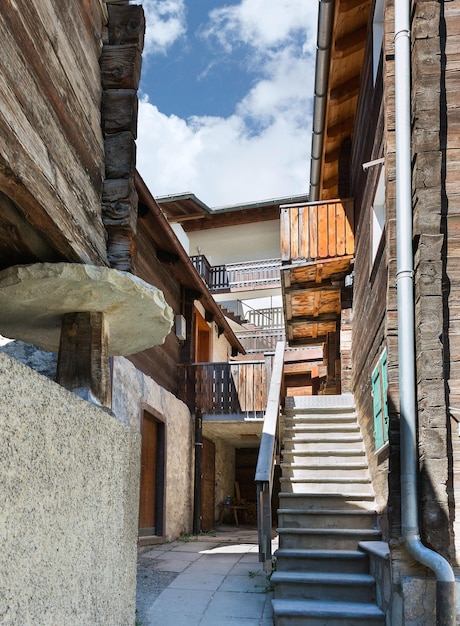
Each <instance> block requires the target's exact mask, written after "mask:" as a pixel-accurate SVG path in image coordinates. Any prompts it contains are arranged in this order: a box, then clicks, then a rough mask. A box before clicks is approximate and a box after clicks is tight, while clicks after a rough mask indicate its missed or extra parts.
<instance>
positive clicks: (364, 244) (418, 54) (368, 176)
mask: <svg viewBox="0 0 460 626" xmlns="http://www.w3.org/2000/svg"><path fill="white" fill-rule="evenodd" d="M459 6H460V3H459V2H457V1H456V2H454V3H443V2H441V3H438V2H434V1H433V2H431V1H428V2H416V1H415V2H414V3H413V22H412V26H413V46H412V70H413V71H412V113H413V144H412V151H413V178H412V185H413V202H414V205H413V209H414V254H415V298H416V302H415V305H416V306H415V315H416V320H415V323H416V352H417V397H418V424H419V430H418V437H419V445H420V468H421V485H420V487H421V499H420V513H421V531H422V540H423V541H424V542H425V543H427V544H428V545H430V546H431V547H433V548H434V549H435V550H437V551H439V552H441V553H442V554H444V555H445V556H446V557H448V558H450V559H451V561H452V562H454V561H455V558H454V557H455V555H454V552H455V549H454V545H455V543H454V536H453V525H454V520H457V518H458V516H457V515H456V513H455V506H454V500H453V497H452V494H453V491H454V489H458V485H456V478H455V471H458V470H459V469H460V467H458V466H459V464H460V460H459V459H458V458H456V456H455V455H453V453H452V437H455V436H456V434H455V433H452V432H451V430H450V419H449V409H448V407H449V405H450V406H454V407H455V406H457V407H459V408H460V385H459V384H458V380H459V379H460V376H459V374H460V340H459V339H458V338H459V337H460V299H459V298H458V296H457V295H456V294H457V293H459V292H460V270H459V268H460V260H459V259H460V245H459V242H460V235H459V232H460V228H459V227H460V193H459V191H458V190H459V188H460V187H459V184H458V182H459V178H460V166H459V161H460V160H459V158H458V129H459V121H460V113H459V111H460V97H459V95H458V94H459V90H458V85H457V82H458V78H457V73H456V71H457V70H458V66H459V62H460V55H459V53H458V50H459V46H458V41H459V38H460V22H459V20H458V17H457V16H458V14H459ZM393 33H394V7H393V2H392V1H391V0H390V1H388V2H386V6H385V37H384V46H385V54H384V56H383V66H382V71H383V77H382V78H383V83H382V84H383V92H382V91H379V90H380V87H379V85H378V81H379V78H377V85H376V88H373V86H372V79H371V75H370V57H371V55H370V54H368V55H367V61H366V63H367V65H366V64H365V66H364V68H363V73H362V76H361V80H362V83H361V84H362V91H361V94H360V101H359V104H358V119H357V122H356V127H357V128H359V129H360V130H361V131H362V130H363V129H366V128H367V129H369V130H368V132H367V133H365V132H360V133H359V134H356V136H355V138H354V143H353V152H352V170H351V175H352V195H353V196H354V198H355V216H356V219H357V231H356V241H357V244H356V260H355V268H356V269H355V284H354V303H353V328H354V335H353V389H354V391H355V397H356V403H357V405H358V408H359V412H360V415H361V418H362V422H361V426H362V427H363V430H364V437H365V441H366V446H367V449H368V451H369V452H370V453H371V454H370V463H371V471H372V474H373V478H374V484H375V487H376V491H377V493H378V499H379V503H380V504H381V505H384V504H385V500H386V497H387V496H388V502H387V515H386V517H384V518H383V522H384V536H385V537H386V538H389V539H391V540H392V546H393V550H392V554H393V563H394V565H395V569H394V575H395V580H398V579H399V577H401V576H403V575H405V573H409V572H412V573H414V572H415V571H416V570H414V569H413V564H412V563H411V562H409V560H408V559H407V556H406V555H405V552H404V550H403V549H402V547H399V548H398V541H399V537H400V535H401V528H400V476H399V454H400V450H399V393H400V390H399V382H398V348H397V331H398V321H397V293H396V206H395V205H396V186H395V178H396V158H395V151H396V147H395V78H394V43H393ZM379 94H381V95H379ZM382 156H384V158H385V184H386V227H385V245H384V247H381V248H380V250H379V251H378V254H377V258H376V260H375V262H374V265H373V266H372V262H371V250H370V243H371V238H370V232H371V218H372V202H373V197H374V193H375V189H376V185H377V178H378V173H379V166H374V167H372V168H370V169H368V170H367V171H366V172H363V170H362V163H364V162H366V161H370V160H373V159H377V158H380V157H382ZM364 331H365V332H364ZM384 347H386V348H387V352H388V382H389V394H388V400H389V411H390V433H389V447H388V449H387V450H386V451H384V452H383V453H382V454H380V455H375V454H373V439H374V437H373V431H372V398H371V389H370V386H371V385H370V375H371V372H372V370H373V368H374V366H375V363H376V360H377V358H378V356H379V354H380V353H381V351H382V350H383V348H384ZM411 568H412V569H411Z"/></svg>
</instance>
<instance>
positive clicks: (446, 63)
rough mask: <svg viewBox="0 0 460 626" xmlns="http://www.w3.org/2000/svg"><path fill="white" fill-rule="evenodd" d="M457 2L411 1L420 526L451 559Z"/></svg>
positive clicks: (458, 209)
mask: <svg viewBox="0 0 460 626" xmlns="http://www.w3.org/2000/svg"><path fill="white" fill-rule="evenodd" d="M459 6H460V3H459V2H458V1H454V2H445V3H444V2H440V3H438V2H415V3H414V17H413V48H412V67H413V72H412V94H413V95H412V113H413V129H414V131H413V145H412V149H413V197H414V236H415V243H416V252H415V269H416V273H415V295H416V306H415V314H416V329H417V330H416V342H417V344H416V345H417V395H418V420H419V432H418V435H419V446H420V467H421V475H422V480H421V501H420V508H421V532H422V539H423V540H424V541H425V542H427V543H428V544H429V545H430V546H432V547H433V548H434V549H435V550H436V551H439V552H440V553H441V554H443V555H444V556H446V557H447V558H450V560H451V561H454V560H455V551H456V550H455V540H454V523H455V522H457V523H458V521H459V520H458V514H456V512H455V502H454V498H453V495H454V492H455V491H457V492H458V491H459V485H458V479H457V476H458V472H459V470H460V467H459V459H458V456H457V457H455V456H453V454H452V450H453V447H454V448H456V449H457V446H453V444H452V438H457V437H458V431H457V430H456V427H455V430H453V431H452V432H451V430H450V428H451V424H450V416H449V406H450V407H460V383H459V381H460V298H459V297H458V294H459V293H460V186H459V182H460V151H459V144H458V136H459V129H460V97H459V81H458V74H459V68H460V54H459V46H458V41H459V37H460V22H459V19H458V15H459ZM457 416H458V417H460V414H459V413H457ZM454 426H456V425H455V424H454Z"/></svg>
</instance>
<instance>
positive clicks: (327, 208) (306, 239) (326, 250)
mask: <svg viewBox="0 0 460 626" xmlns="http://www.w3.org/2000/svg"><path fill="white" fill-rule="evenodd" d="M280 219H281V260H282V262H283V263H286V262H288V263H293V262H294V263H295V262H299V261H306V262H309V261H317V260H320V259H332V258H337V257H344V256H351V255H353V254H354V236H353V200H331V201H326V202H312V203H307V204H298V205H290V206H285V207H282V208H281V217H280Z"/></svg>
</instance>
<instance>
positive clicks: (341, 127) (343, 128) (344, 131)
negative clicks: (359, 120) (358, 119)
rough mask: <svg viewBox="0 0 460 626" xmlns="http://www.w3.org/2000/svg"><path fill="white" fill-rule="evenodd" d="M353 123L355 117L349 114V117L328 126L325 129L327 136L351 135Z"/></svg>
mask: <svg viewBox="0 0 460 626" xmlns="http://www.w3.org/2000/svg"><path fill="white" fill-rule="evenodd" d="M354 124H355V117H354V115H351V116H350V117H347V118H346V119H344V120H341V121H340V122H338V123H337V124H334V125H333V126H329V127H328V129H327V136H328V137H330V138H332V137H339V136H340V135H351V133H352V131H353V127H354Z"/></svg>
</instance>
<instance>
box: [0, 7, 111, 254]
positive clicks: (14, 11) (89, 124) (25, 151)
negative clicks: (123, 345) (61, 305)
mask: <svg viewBox="0 0 460 626" xmlns="http://www.w3.org/2000/svg"><path fill="white" fill-rule="evenodd" d="M88 6H89V5H88V3H86V2H84V1H83V0H78V1H75V2H69V3H60V2H53V1H51V0H43V1H42V2H29V1H28V0H18V1H17V2H14V3H12V2H6V3H2V10H1V12H0V29H1V31H2V33H3V37H2V55H1V59H0V111H1V113H0V190H1V191H2V192H3V193H5V194H6V195H7V196H8V197H9V198H10V199H11V200H12V201H13V202H14V203H15V204H16V206H17V207H18V208H19V210H20V212H21V214H22V215H23V216H25V217H26V219H27V221H28V222H29V224H30V225H31V226H32V227H33V228H34V229H36V230H37V231H38V232H39V233H41V234H42V236H43V237H44V238H45V239H46V241H47V242H48V243H49V244H50V245H51V246H52V248H53V249H54V253H55V258H56V257H57V258H58V259H60V260H69V261H74V262H85V263H93V264H98V265H102V264H106V262H107V261H106V259H107V257H106V234H105V231H104V227H103V224H102V219H101V189H102V180H103V176H104V146H103V138H102V132H101V123H100V107H101V80H100V71H99V54H100V46H101V38H102V31H103V27H104V25H105V23H106V19H107V14H106V7H105V5H103V4H102V3H100V4H99V5H98V4H97V3H93V8H92V10H91V11H90V10H89V8H88ZM83 17H84V19H82V18H83ZM51 147H52V149H51ZM42 260H46V259H42Z"/></svg>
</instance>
